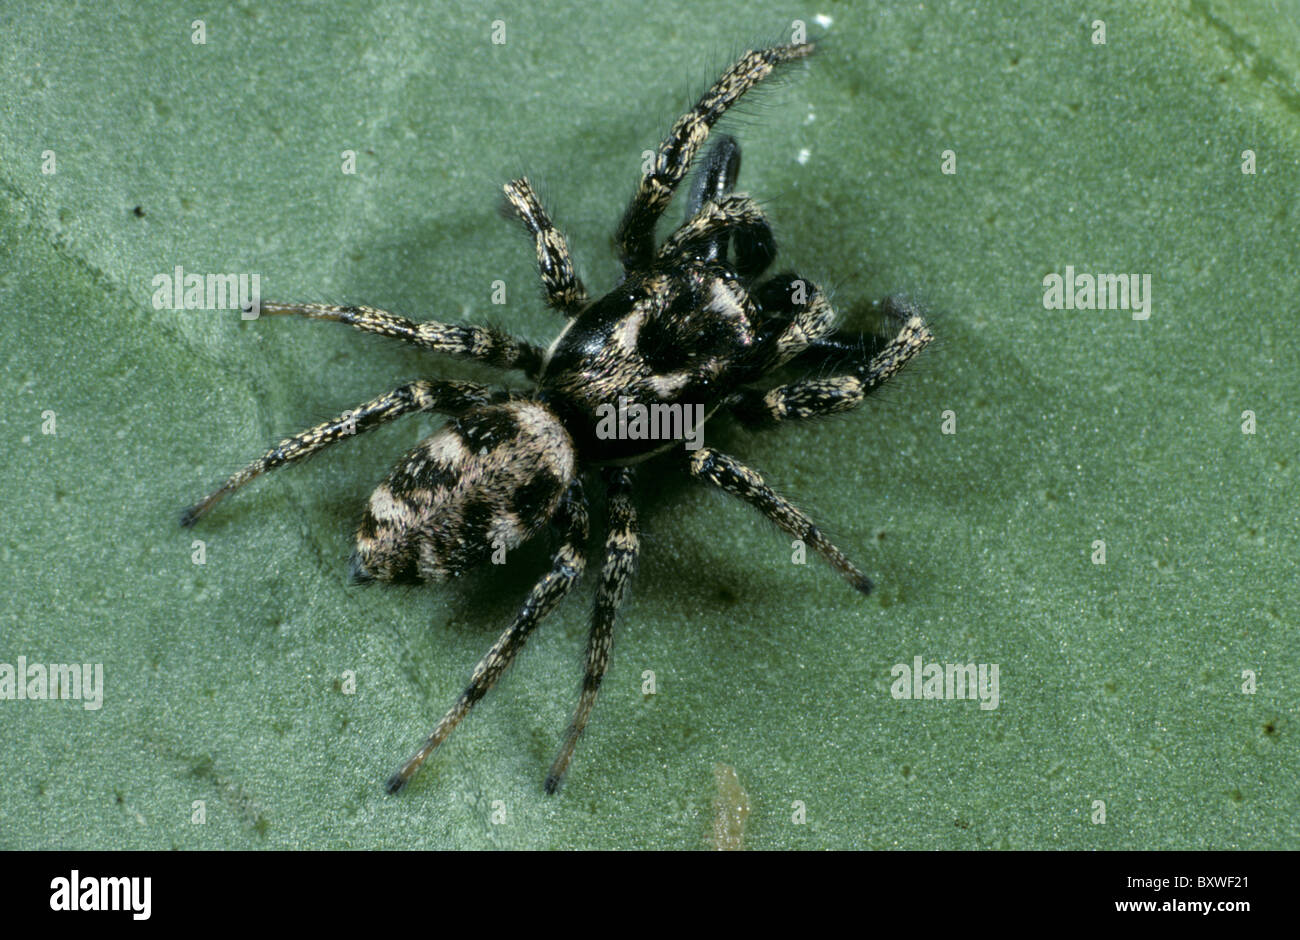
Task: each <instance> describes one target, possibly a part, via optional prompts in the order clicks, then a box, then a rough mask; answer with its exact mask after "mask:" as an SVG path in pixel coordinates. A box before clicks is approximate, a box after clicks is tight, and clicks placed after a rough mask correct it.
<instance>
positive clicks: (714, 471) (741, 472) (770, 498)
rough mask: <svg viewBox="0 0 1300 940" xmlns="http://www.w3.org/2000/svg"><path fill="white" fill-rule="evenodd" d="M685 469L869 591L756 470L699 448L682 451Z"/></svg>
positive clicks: (868, 582)
mask: <svg viewBox="0 0 1300 940" xmlns="http://www.w3.org/2000/svg"><path fill="white" fill-rule="evenodd" d="M685 453H686V454H687V458H688V459H687V472H688V473H690V475H691V476H692V477H694V478H695V479H697V480H703V481H704V482H705V483H712V484H713V485H714V486H716V487H719V488H720V489H722V490H725V491H726V492H728V493H730V494H731V495H732V496H737V497H739V498H740V499H742V500H744V501H745V502H747V503H749V505H751V506H753V507H754V508H755V509H757V510H758V511H759V512H761V513H762V514H763V515H765V516H767V518H769V519H771V520H772V521H773V522H775V523H776V524H777V525H778V526H780V528H781V530H782V531H784V532H785V533H786V534H788V535H790V536H791V537H793V538H796V539H800V540H801V541H802V542H803V543H804V544H805V545H807V546H808V547H810V548H812V549H813V550H814V551H816V552H817V553H818V554H819V555H821V556H822V558H824V559H826V561H828V562H829V563H830V565H831V567H832V568H834V569H835V570H836V571H838V572H839V573H840V575H841V576H842V577H843V578H844V579H845V580H846V581H848V582H849V584H851V585H853V587H854V588H856V589H857V590H859V591H861V592H862V593H863V594H870V593H871V579H870V578H868V577H867V576H866V575H865V574H863V573H862V572H861V571H860V570H858V568H857V566H856V565H854V564H853V562H851V561H849V559H848V557H847V556H845V554H844V553H843V552H842V551H840V550H839V549H838V548H836V547H835V546H834V545H833V544H831V541H830V539H828V538H826V536H825V535H823V534H822V531H821V529H819V528H817V526H816V524H815V523H814V522H813V521H812V520H811V519H809V518H808V516H807V515H806V514H805V513H804V511H803V510H802V509H800V508H799V507H798V506H796V505H794V503H792V502H790V501H789V500H788V499H786V498H785V497H784V496H782V495H781V494H780V493H778V492H776V491H775V490H773V489H772V488H771V487H770V486H768V485H767V484H766V483H765V482H763V478H762V476H760V475H759V473H758V471H756V470H752V469H751V468H749V467H747V466H745V465H744V464H743V463H741V462H740V461H739V460H737V459H736V458H734V457H729V456H727V455H726V454H723V453H720V452H719V451H716V450H713V449H712V448H709V447H701V448H700V449H699V450H693V451H686V452H685Z"/></svg>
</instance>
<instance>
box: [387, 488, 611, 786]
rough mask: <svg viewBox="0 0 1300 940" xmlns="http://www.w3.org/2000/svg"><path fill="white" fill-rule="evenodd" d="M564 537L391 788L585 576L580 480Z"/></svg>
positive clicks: (561, 517) (568, 501) (565, 508)
mask: <svg viewBox="0 0 1300 940" xmlns="http://www.w3.org/2000/svg"><path fill="white" fill-rule="evenodd" d="M552 521H553V523H554V524H555V526H556V527H557V528H558V529H559V530H560V532H561V533H562V541H561V543H560V546H559V548H557V549H556V550H555V553H554V555H552V556H551V570H550V571H548V572H547V573H546V574H545V575H543V576H542V579H541V580H540V581H538V582H537V583H536V584H535V585H533V588H532V590H531V591H529V592H528V597H527V598H526V599H525V600H524V604H523V606H522V607H521V608H520V609H519V613H517V614H516V615H515V619H514V621H513V622H512V623H511V624H510V626H509V627H507V628H506V630H505V632H504V633H502V634H501V636H500V637H499V638H498V639H497V641H496V642H495V643H493V644H492V648H491V649H489V650H488V651H487V653H486V654H485V655H484V656H483V658H482V659H480V660H479V662H478V665H477V666H475V667H474V673H473V675H471V676H470V680H469V685H468V686H466V687H465V691H464V692H462V693H461V694H460V698H458V699H457V700H456V703H455V704H454V705H452V707H451V708H450V709H449V710H448V711H447V713H446V714H445V715H443V716H442V720H441V721H439V722H438V724H437V727H435V728H434V729H433V733H432V734H430V735H429V737H428V738H427V739H426V740H425V742H424V743H423V744H421V745H420V747H419V748H418V749H417V750H416V752H415V753H414V754H412V755H411V757H410V759H409V760H407V762H406V763H405V764H403V765H402V767H401V769H400V770H398V771H397V773H395V774H393V776H391V777H390V778H389V779H388V784H387V787H386V789H387V790H388V792H389V793H396V792H397V791H398V790H400V789H402V787H404V786H406V784H407V783H408V782H409V781H410V779H411V777H412V776H414V775H415V772H416V771H417V770H419V769H420V766H421V765H422V764H423V763H424V762H425V760H427V759H428V757H429V755H430V754H432V753H433V752H434V750H435V749H436V748H437V747H438V745H439V744H441V743H442V742H443V741H444V740H445V739H446V737H447V735H449V734H451V732H452V731H453V730H454V729H455V727H456V725H458V724H460V721H461V719H462V718H464V717H465V716H466V715H467V714H468V713H469V710H470V709H471V708H473V707H474V705H475V704H476V703H477V702H478V700H479V699H481V698H482V697H483V696H484V695H486V694H487V693H488V691H489V690H490V689H491V688H492V686H494V685H496V683H497V680H498V679H500V678H501V674H502V673H503V672H505V671H506V667H508V666H509V665H510V663H511V661H513V660H514V658H515V655H516V654H518V652H519V651H520V650H521V649H522V648H523V645H524V642H525V641H526V640H527V639H528V635H529V634H530V633H532V631H533V628H534V627H536V626H537V624H538V623H539V622H540V621H541V619H542V618H543V617H545V616H546V615H547V614H549V613H550V612H551V610H552V609H554V607H555V605H556V604H558V603H559V602H560V600H561V599H562V598H563V597H564V595H565V594H567V593H568V592H569V588H571V587H572V586H573V583H574V582H575V581H576V580H577V579H578V577H579V576H580V575H581V574H582V570H583V568H584V567H585V565H586V557H585V555H584V554H583V549H584V546H585V544H586V541H587V505H586V500H585V499H584V498H583V495H582V484H581V482H579V481H577V480H575V481H574V482H573V483H572V484H570V486H569V489H568V491H567V492H566V493H565V494H564V498H563V499H562V500H561V502H560V506H559V508H558V509H557V510H556V513H555V517H554V519H553V520H552Z"/></svg>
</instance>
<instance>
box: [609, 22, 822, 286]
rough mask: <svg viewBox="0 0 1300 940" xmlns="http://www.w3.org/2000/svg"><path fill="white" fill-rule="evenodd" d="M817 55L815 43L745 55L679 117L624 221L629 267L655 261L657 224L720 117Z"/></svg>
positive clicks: (621, 238) (621, 242)
mask: <svg viewBox="0 0 1300 940" xmlns="http://www.w3.org/2000/svg"><path fill="white" fill-rule="evenodd" d="M812 51H813V45H812V43H801V44H799V45H785V46H774V47H772V48H770V49H760V50H756V51H750V52H746V53H745V54H744V55H742V56H741V57H740V59H739V60H737V61H736V63H735V64H733V65H732V66H731V67H730V68H728V69H727V70H726V71H725V72H723V73H722V75H721V76H720V77H719V78H718V80H717V81H716V82H714V83H713V86H712V87H711V88H710V89H709V90H708V91H706V92H705V93H704V95H703V96H702V97H701V98H700V100H699V101H698V102H697V103H696V105H695V107H693V108H692V109H691V110H690V111H687V112H686V113H685V114H683V115H682V116H681V117H679V118H678V119H677V121H676V123H674V124H673V127H672V130H670V131H669V132H668V136H667V137H665V138H664V140H663V142H662V143H661V144H660V145H659V149H658V150H657V151H656V152H655V156H654V159H653V161H652V162H651V164H650V169H649V171H648V172H647V173H646V174H645V175H644V176H643V177H642V178H641V183H640V185H639V186H638V188H637V191H636V195H635V196H633V197H632V202H631V203H630V204H629V205H628V207H627V211H626V212H624V214H623V220H622V222H620V223H619V227H618V235H617V236H616V241H617V244H618V249H619V254H620V256H621V258H622V260H623V266H624V267H625V268H629V269H631V268H639V267H643V266H645V265H646V264H649V263H650V262H651V260H652V259H653V256H654V230H655V223H656V222H658V221H659V217H660V216H661V215H663V213H664V210H665V209H667V208H668V204H669V203H670V202H671V201H672V198H673V193H674V192H675V191H676V190H677V187H678V185H680V184H681V181H682V180H683V179H684V178H685V176H686V174H687V172H688V171H689V169H690V166H691V161H692V160H694V159H695V154H696V153H697V152H698V151H699V149H700V147H701V146H703V144H704V141H705V140H706V139H707V138H708V136H709V131H710V129H711V128H712V127H713V125H714V124H715V123H717V121H718V119H719V118H721V117H722V115H723V114H724V113H726V111H727V109H728V108H730V107H731V106H732V105H734V104H735V103H736V102H737V101H738V100H740V97H741V96H742V95H743V94H744V93H745V92H747V91H749V89H751V88H753V87H754V86H755V85H757V84H758V83H759V82H761V81H762V80H763V79H765V78H767V77H768V76H769V75H771V74H772V70H773V69H775V68H776V67H777V66H778V65H781V64H782V63H784V62H789V61H792V60H794V59H801V58H803V57H804V56H806V55H810V54H811V53H812Z"/></svg>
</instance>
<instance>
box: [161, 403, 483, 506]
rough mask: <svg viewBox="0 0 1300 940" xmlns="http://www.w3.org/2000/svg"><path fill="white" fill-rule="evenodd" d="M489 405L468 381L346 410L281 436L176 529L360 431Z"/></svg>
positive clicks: (456, 413)
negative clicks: (260, 479) (268, 476)
mask: <svg viewBox="0 0 1300 940" xmlns="http://www.w3.org/2000/svg"><path fill="white" fill-rule="evenodd" d="M491 400H492V392H491V391H490V390H489V389H488V388H487V387H485V386H483V385H477V384H475V383H473V382H428V381H418V382H410V383H408V384H406V385H402V386H399V387H398V388H395V389H393V390H392V391H391V392H388V393H387V394H384V395H380V396H379V397H378V398H375V399H372V400H370V401H368V402H366V403H365V404H362V405H358V406H357V407H356V408H353V409H352V410H351V411H345V412H343V414H341V415H339V416H338V417H337V418H331V419H330V420H328V421H325V422H322V423H321V424H318V425H316V426H315V427H312V428H308V429H307V430H305V431H302V432H299V433H298V434H295V435H293V436H292V437H286V438H285V439H284V440H282V441H281V442H280V443H278V444H276V445H275V446H274V447H272V448H271V449H270V450H269V451H267V452H266V453H265V454H263V455H262V456H261V457H259V458H258V459H257V460H254V461H253V462H252V463H250V464H249V465H248V466H246V467H244V468H243V469H242V470H240V471H238V472H237V473H235V474H233V475H232V476H231V477H230V478H229V479H228V480H226V482H225V483H223V484H221V486H219V487H218V488H217V489H215V490H213V491H212V492H211V493H209V494H208V495H207V496H206V497H204V498H203V499H202V500H200V501H199V502H197V503H195V504H194V505H193V506H190V507H189V508H187V509H185V510H184V511H183V512H182V513H181V525H182V526H185V527H189V526H192V525H194V523H195V522H197V521H198V520H199V519H200V518H201V517H202V516H203V515H204V514H205V513H206V512H207V511H208V510H209V509H211V508H212V507H213V506H214V505H215V504H216V503H217V501H218V500H219V499H221V498H222V497H223V496H225V495H226V494H227V493H231V492H234V491H235V490H237V489H239V488H240V487H241V486H243V485H244V484H245V483H248V482H249V481H250V480H252V479H254V478H255V477H258V476H261V475H262V474H263V473H265V472H266V471H268V470H274V469H276V468H277V467H283V466H284V465H285V464H289V463H293V462H294V461H297V460H302V459H304V458H306V457H310V456H311V455H312V454H314V453H316V452H317V451H319V450H322V449H324V448H326V447H328V446H329V445H331V444H335V443H338V442H339V441H341V440H343V439H344V438H348V437H352V436H353V435H355V434H357V433H359V432H361V431H369V430H370V429H371V428H377V427H379V426H380V425H381V424H387V423H388V422H389V421H393V420H396V419H397V418H400V417H401V416H402V415H406V414H410V413H411V412H414V411H433V412H437V413H439V414H446V415H452V416H459V415H462V414H464V413H465V412H466V411H468V410H469V409H470V408H473V407H475V406H476V405H483V404H487V403H488V402H490V401H491Z"/></svg>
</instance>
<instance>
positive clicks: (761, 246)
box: [659, 193, 776, 279]
mask: <svg viewBox="0 0 1300 940" xmlns="http://www.w3.org/2000/svg"><path fill="white" fill-rule="evenodd" d="M729 236H730V237H732V238H734V239H735V247H736V271H737V272H738V273H739V274H740V276H741V277H743V278H746V279H749V278H753V277H757V276H758V275H759V274H761V273H762V272H763V271H764V270H766V269H767V266H768V265H770V264H771V263H772V260H773V259H774V258H775V257H776V243H775V241H774V240H773V239H772V226H771V224H770V223H769V222H768V221H767V216H766V215H765V214H764V213H763V210H762V209H760V208H759V206H758V203H756V202H755V201H754V200H753V199H752V198H750V197H749V196H747V195H745V194H743V193H737V194H735V195H730V196H721V197H719V198H718V199H716V200H715V199H708V200H705V202H704V204H703V205H702V206H701V207H700V208H699V211H697V212H696V213H695V215H694V216H692V217H691V218H690V219H688V220H687V221H686V223H685V224H684V225H683V226H682V227H681V228H679V229H678V230H677V231H675V232H673V234H672V235H670V236H669V237H668V239H667V240H666V241H665V242H664V244H663V247H661V248H660V249H659V261H660V262H663V261H668V260H671V259H672V258H674V257H677V256H680V255H685V254H687V253H690V254H693V255H696V256H698V257H701V258H704V259H705V260H709V261H712V260H715V259H717V258H719V257H722V256H724V255H725V254H726V251H727V239H728V237H729Z"/></svg>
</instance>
